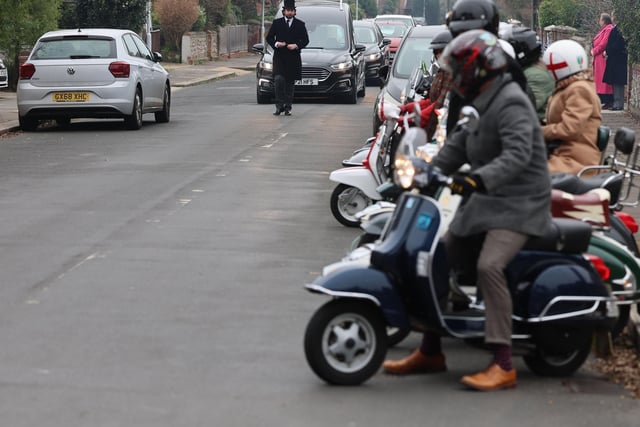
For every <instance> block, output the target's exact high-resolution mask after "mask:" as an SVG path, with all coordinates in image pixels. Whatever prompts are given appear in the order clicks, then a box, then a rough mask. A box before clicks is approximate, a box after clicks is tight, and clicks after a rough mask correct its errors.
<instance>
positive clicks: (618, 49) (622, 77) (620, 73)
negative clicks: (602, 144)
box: [602, 12, 627, 111]
mask: <svg viewBox="0 0 640 427" xmlns="http://www.w3.org/2000/svg"><path fill="white" fill-rule="evenodd" d="M611 18H612V19H613V22H614V24H616V25H615V27H613V29H612V30H611V33H609V39H608V41H607V47H606V48H605V51H604V56H605V58H606V59H607V67H606V68H605V70H604V76H603V78H602V81H604V82H605V83H609V84H610V85H612V86H613V107H612V108H611V109H612V110H614V111H615V110H618V111H619V110H622V109H624V86H625V85H626V84H627V43H626V41H625V39H624V37H622V33H621V32H620V29H619V28H618V20H617V19H616V16H615V12H614V13H611Z"/></svg>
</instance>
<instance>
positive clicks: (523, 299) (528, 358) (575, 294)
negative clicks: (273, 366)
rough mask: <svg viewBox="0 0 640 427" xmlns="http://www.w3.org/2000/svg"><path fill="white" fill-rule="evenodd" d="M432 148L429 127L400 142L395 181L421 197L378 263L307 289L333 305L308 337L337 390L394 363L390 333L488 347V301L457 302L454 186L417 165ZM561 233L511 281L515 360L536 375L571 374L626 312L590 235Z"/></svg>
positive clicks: (378, 253) (403, 208) (317, 364)
mask: <svg viewBox="0 0 640 427" xmlns="http://www.w3.org/2000/svg"><path fill="white" fill-rule="evenodd" d="M425 140H426V134H425V133H424V130H423V129H421V128H411V129H410V130H408V131H407V133H406V135H405V137H404V138H403V140H402V142H401V144H400V148H399V151H398V154H397V161H396V169H395V172H394V180H395V181H396V183H398V184H399V185H401V186H402V187H403V188H405V189H411V188H413V189H415V190H414V191H412V192H404V193H403V194H402V195H401V196H400V198H399V199H398V202H397V208H396V209H395V210H394V214H393V217H392V218H391V221H390V223H389V226H388V227H387V229H386V230H385V233H384V239H383V240H382V242H381V243H380V244H378V245H376V246H375V247H374V249H373V250H372V252H371V257H370V264H369V265H364V266H362V265H346V266H344V267H343V268H338V269H336V270H333V271H332V272H330V273H328V274H327V275H326V276H320V277H318V278H317V279H316V280H315V281H314V282H313V283H311V284H307V285H306V288H307V289H308V290H309V291H311V292H314V293H319V294H325V295H329V296H331V297H332V299H331V300H330V301H328V302H327V303H325V304H324V305H322V306H321V307H320V308H318V309H317V311H316V312H315V313H314V314H313V315H312V317H311V319H310V320H309V323H308V325H307V328H306V331H305V337H304V350H305V355H306V359H307V362H308V364H309V366H310V367H311V369H312V370H313V372H315V373H316V374H317V375H318V376H319V377H320V378H321V379H323V380H324V381H326V382H328V383H330V384H339V385H356V384H361V383H362V382H364V381H366V380H367V379H369V378H370V377H371V376H373V375H374V374H375V373H376V372H377V371H378V369H379V368H380V366H381V364H382V362H383V360H384V358H385V356H386V352H387V348H388V340H387V328H390V327H392V328H399V329H411V330H414V331H425V330H432V331H433V330H435V331H438V332H440V333H441V334H442V335H444V336H451V337H455V338H460V339H463V340H466V341H468V342H471V343H475V344H479V345H481V343H482V342H483V336H484V322H485V317H484V308H483V305H482V303H481V301H479V300H478V301H475V304H474V305H473V306H471V307H473V308H469V309H466V310H463V311H458V310H457V309H456V307H455V306H454V305H453V304H452V302H451V301H450V300H449V296H450V291H451V289H450V280H449V268H448V263H447V259H446V255H445V251H444V247H443V244H442V243H441V241H440V238H441V237H442V235H443V233H444V232H445V231H446V230H445V226H444V223H445V222H446V221H445V220H444V218H443V216H442V211H441V209H440V207H439V205H438V203H437V201H436V199H435V198H436V197H437V195H438V193H439V192H440V191H442V190H443V189H444V188H446V187H447V186H448V184H449V182H450V180H449V178H448V177H446V176H444V175H442V174H440V173H438V172H437V171H434V170H432V169H431V168H429V166H428V164H427V163H426V162H425V161H424V160H422V159H419V158H416V157H409V156H410V155H411V153H414V152H415V151H414V149H415V147H417V146H418V145H421V144H424V141H425ZM416 190H417V191H416ZM552 228H553V229H552V230H549V232H548V233H547V235H546V236H544V237H543V238H536V239H531V240H530V241H529V242H528V244H527V246H526V247H525V248H524V249H523V250H522V251H521V252H520V253H519V254H518V255H517V256H516V258H515V259H514V260H513V261H512V262H511V263H510V265H509V266H508V268H507V272H506V273H507V278H508V280H509V286H510V290H511V293H512V298H513V308H514V312H513V317H512V318H513V344H514V353H515V354H520V355H522V356H523V357H524V360H525V363H526V364H527V366H528V367H529V368H530V369H531V370H532V371H533V372H535V373H536V374H540V375H549V376H566V375H570V374H572V373H573V372H575V371H576V370H577V369H578V368H579V367H580V366H582V364H583V363H584V361H585V360H586V358H587V357H588V355H589V352H590V349H591V339H592V334H593V332H594V331H595V330H596V329H600V328H603V329H609V328H610V327H611V325H612V323H613V322H614V321H615V319H616V317H617V314H618V313H617V307H616V305H615V303H614V298H613V297H612V296H611V291H610V289H609V288H608V287H607V286H605V284H604V283H603V281H602V279H601V278H600V277H599V276H598V273H597V272H596V270H597V268H596V267H598V268H600V267H602V265H600V263H598V259H597V258H590V259H587V258H586V257H585V256H583V255H582V254H583V253H584V252H585V251H586V249H587V247H588V244H589V239H590V236H591V227H590V226H589V225H588V224H584V223H581V222H580V221H575V220H568V219H564V220H554V223H553V227H552ZM600 262H601V261H600ZM592 263H594V264H596V263H597V264H599V265H598V266H594V265H592Z"/></svg>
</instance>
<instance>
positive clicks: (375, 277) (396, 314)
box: [305, 265, 409, 328]
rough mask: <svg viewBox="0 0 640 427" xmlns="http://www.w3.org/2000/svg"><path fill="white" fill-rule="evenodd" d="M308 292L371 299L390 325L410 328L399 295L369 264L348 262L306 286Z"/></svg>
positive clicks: (387, 280)
mask: <svg viewBox="0 0 640 427" xmlns="http://www.w3.org/2000/svg"><path fill="white" fill-rule="evenodd" d="M305 288H306V289H307V290H309V291H311V292H315V293H322V294H325V295H330V296H332V297H334V298H352V299H362V300H366V301H371V302H373V303H374V304H376V305H377V306H378V307H380V310H381V311H382V314H383V315H384V318H385V320H386V321H387V324H388V325H389V326H392V327H395V328H409V318H408V317H407V312H406V309H405V307H404V304H403V303H402V301H401V299H400V296H399V295H398V293H397V292H396V290H395V288H394V287H393V285H392V283H391V280H390V279H389V277H388V276H387V275H386V274H384V273H383V272H381V271H379V270H376V269H374V268H371V267H363V266H359V265H349V266H345V267H344V268H341V269H338V270H334V271H332V272H331V273H329V274H328V275H327V276H320V277H318V278H317V279H316V280H314V281H313V283H309V284H307V285H305Z"/></svg>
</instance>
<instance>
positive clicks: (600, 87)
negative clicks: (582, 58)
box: [591, 13, 613, 110]
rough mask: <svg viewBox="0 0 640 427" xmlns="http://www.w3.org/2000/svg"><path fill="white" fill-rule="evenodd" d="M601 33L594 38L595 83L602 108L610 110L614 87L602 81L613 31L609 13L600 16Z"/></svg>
mask: <svg viewBox="0 0 640 427" xmlns="http://www.w3.org/2000/svg"><path fill="white" fill-rule="evenodd" d="M599 24H600V31H598V34H596V36H595V37H594V38H593V43H592V47H591V56H592V57H593V81H594V82H595V83H596V92H597V93H598V97H599V98H600V102H601V103H602V108H604V109H606V110H608V109H609V108H611V102H612V101H613V87H611V85H610V84H607V83H605V82H603V81H602V78H603V76H604V71H605V68H606V66H607V58H606V57H605V56H604V52H605V49H606V48H607V41H608V40H609V33H611V30H612V29H613V24H612V22H611V16H610V15H609V14H608V13H601V14H600V21H599Z"/></svg>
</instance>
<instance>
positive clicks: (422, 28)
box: [405, 24, 447, 38]
mask: <svg viewBox="0 0 640 427" xmlns="http://www.w3.org/2000/svg"><path fill="white" fill-rule="evenodd" d="M446 29H447V26H446V25H444V24H442V25H418V26H415V27H413V28H410V29H409V31H408V32H407V34H405V37H412V38H413V37H415V38H420V37H433V36H435V35H436V34H438V33H440V32H442V31H444V30H446Z"/></svg>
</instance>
